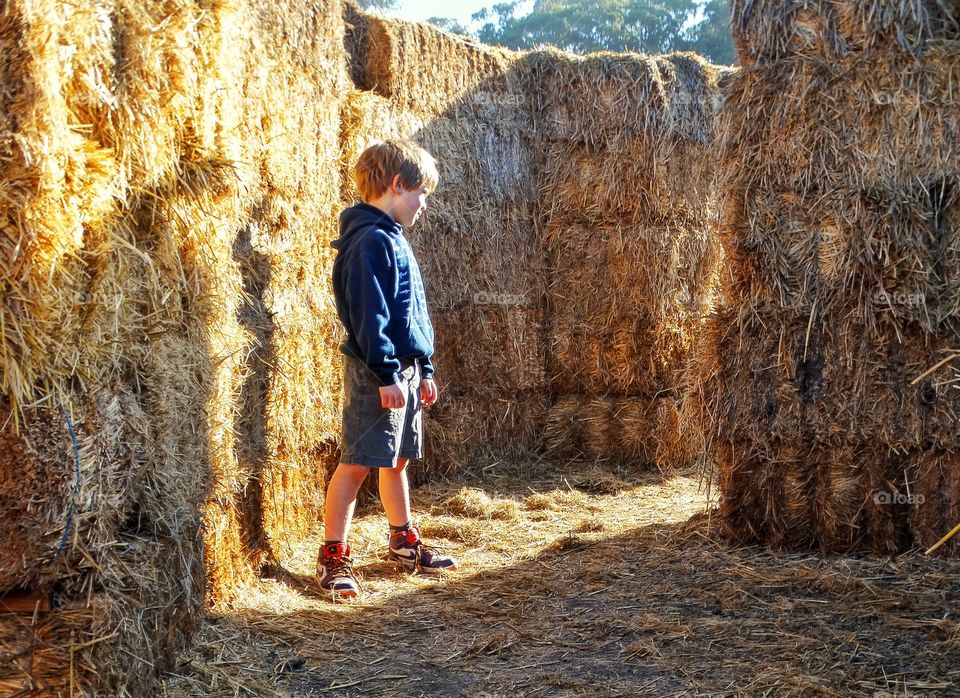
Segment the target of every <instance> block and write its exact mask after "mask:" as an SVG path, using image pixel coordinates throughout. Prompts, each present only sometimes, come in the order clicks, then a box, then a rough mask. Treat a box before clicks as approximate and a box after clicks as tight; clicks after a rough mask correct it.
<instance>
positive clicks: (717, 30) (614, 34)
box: [473, 0, 733, 63]
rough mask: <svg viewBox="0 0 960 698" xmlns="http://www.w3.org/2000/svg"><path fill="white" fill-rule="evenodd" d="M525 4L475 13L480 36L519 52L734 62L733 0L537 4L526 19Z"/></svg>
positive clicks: (549, 0)
mask: <svg viewBox="0 0 960 698" xmlns="http://www.w3.org/2000/svg"><path fill="white" fill-rule="evenodd" d="M519 6H520V3H519V2H502V3H498V4H495V5H493V6H492V7H491V8H489V9H485V10H481V11H480V12H478V13H476V14H474V15H473V20H474V21H475V22H478V23H482V25H481V27H480V29H479V31H478V32H477V37H478V38H479V39H480V40H481V41H483V42H484V43H488V44H497V45H500V46H506V47H508V48H515V49H521V48H533V47H534V46H539V45H551V46H556V47H558V48H561V49H565V50H567V51H575V52H577V53H589V52H592V51H638V52H643V53H663V52H666V51H680V50H691V51H697V52H698V53H701V54H703V55H705V56H706V57H707V58H709V59H710V60H712V61H714V62H715V63H732V62H733V43H732V39H731V37H730V10H729V7H728V5H727V0H536V2H535V3H534V6H533V9H532V10H531V11H530V12H529V13H528V14H525V15H521V16H518V14H517V13H518V9H519Z"/></svg>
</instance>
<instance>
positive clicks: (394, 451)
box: [317, 140, 457, 598]
mask: <svg viewBox="0 0 960 698" xmlns="http://www.w3.org/2000/svg"><path fill="white" fill-rule="evenodd" d="M353 174H354V180H355V181H356V184H357V189H358V190H359V191H360V195H361V197H362V198H363V203H359V204H356V205H355V206H351V207H350V208H348V209H346V210H345V211H343V213H341V214H340V239H339V240H336V241H334V243H333V247H334V248H335V249H336V250H337V258H336V260H335V261H334V263H333V293H334V299H335V301H336V305H337V314H338V315H339V316H340V321H341V322H342V323H343V326H344V327H345V328H346V331H347V338H346V341H345V342H344V343H343V345H342V346H341V347H340V351H341V352H342V353H343V354H344V406H343V446H342V449H341V453H342V454H341V456H340V464H339V465H338V466H337V469H336V471H335V472H334V474H333V477H332V478H331V479H330V485H329V487H328V488H327V502H326V512H325V516H324V527H325V529H326V530H325V537H326V540H325V542H324V544H323V548H321V550H320V555H319V558H318V560H317V580H318V582H319V584H320V587H321V588H323V589H326V590H329V591H330V592H331V593H332V594H333V595H334V597H335V598H336V597H343V598H351V597H355V596H357V595H358V594H359V592H360V585H359V584H358V583H357V580H356V578H355V576H354V574H353V561H352V560H351V559H350V546H349V545H347V542H346V541H347V533H348V532H349V528H350V520H351V518H352V517H353V509H354V505H355V504H356V499H357V492H358V491H359V489H360V485H361V484H362V483H363V480H364V478H366V476H367V473H368V472H369V470H370V469H371V468H377V469H378V470H379V476H380V482H379V487H380V499H381V501H382V502H383V508H384V510H385V511H386V514H387V520H388V522H389V524H390V542H389V553H388V555H389V558H390V559H391V560H393V561H395V562H396V563H398V564H399V565H400V567H401V568H402V569H406V570H411V571H412V570H416V571H422V572H427V573H440V572H444V571H448V570H455V569H456V567H457V564H456V561H455V560H454V559H453V558H451V557H447V556H445V555H441V554H440V553H439V552H438V551H436V550H434V549H432V548H429V547H427V546H426V545H424V544H423V543H422V541H421V540H420V531H419V530H418V529H417V528H416V527H415V526H413V525H411V521H410V490H409V484H408V480H407V471H406V466H407V463H408V462H409V459H411V458H421V457H422V456H423V453H422V449H423V439H422V435H423V416H422V414H421V411H420V408H421V406H423V407H429V406H430V405H432V404H433V403H434V402H436V400H437V386H436V384H435V383H434V381H433V363H432V362H431V360H430V359H431V356H432V355H433V325H432V324H431V322H430V316H429V314H428V312H427V301H426V297H425V295H424V290H423V282H422V280H421V278H420V268H419V266H418V265H417V260H416V259H415V258H414V256H413V251H412V250H411V249H410V245H409V243H408V242H407V240H406V238H405V237H404V235H403V231H404V228H408V227H410V226H412V225H413V224H414V223H415V222H416V221H417V218H418V217H419V216H420V214H421V213H422V212H423V211H424V210H425V209H426V207H427V204H426V200H427V196H428V195H429V194H430V192H431V191H432V190H433V189H434V188H435V187H436V186H437V181H438V179H439V175H438V174H437V166H436V162H435V161H434V159H433V157H431V156H430V154H429V153H427V152H426V151H425V150H423V149H422V148H420V147H419V146H417V145H415V144H413V143H409V142H406V141H393V140H390V141H385V142H383V143H378V144H377V145H373V146H371V147H369V148H367V149H366V150H365V151H364V152H363V154H361V155H360V159H359V160H358V161H357V164H356V166H355V168H354V173H353Z"/></svg>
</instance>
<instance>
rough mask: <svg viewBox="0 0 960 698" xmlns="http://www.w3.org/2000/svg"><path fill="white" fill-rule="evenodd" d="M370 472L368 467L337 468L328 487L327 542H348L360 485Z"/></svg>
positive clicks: (341, 466) (325, 524)
mask: <svg viewBox="0 0 960 698" xmlns="http://www.w3.org/2000/svg"><path fill="white" fill-rule="evenodd" d="M369 470H370V469H369V468H367V467H366V466H363V465H351V464H349V463H341V464H340V465H338V466H337V469H336V471H334V473H333V477H332V478H330V485H329V486H328V487H327V501H326V505H325V507H324V515H323V526H324V535H325V536H326V537H325V540H328V541H334V540H338V541H342V542H346V540H347V534H348V533H349V532H350V521H351V519H353V508H354V506H356V504H357V492H359V491H360V485H362V484H363V480H364V478H366V477H367V473H368V472H369Z"/></svg>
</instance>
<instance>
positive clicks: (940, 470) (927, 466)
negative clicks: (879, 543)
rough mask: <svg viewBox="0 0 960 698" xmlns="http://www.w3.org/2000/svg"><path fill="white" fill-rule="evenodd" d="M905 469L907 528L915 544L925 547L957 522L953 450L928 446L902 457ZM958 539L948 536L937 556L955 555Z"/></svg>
mask: <svg viewBox="0 0 960 698" xmlns="http://www.w3.org/2000/svg"><path fill="white" fill-rule="evenodd" d="M903 461H904V465H905V467H907V468H908V471H907V472H908V478H909V480H908V482H909V483H911V484H910V486H909V491H908V492H906V493H905V494H906V496H907V501H906V504H907V506H908V507H910V513H911V522H910V530H911V532H912V533H913V535H914V544H915V546H916V547H919V548H922V549H927V548H929V547H930V546H932V545H934V544H935V543H937V542H938V541H939V540H940V539H941V538H942V537H943V536H945V535H946V534H947V533H948V532H950V530H951V529H953V527H954V526H956V525H957V523H960V467H958V462H957V454H956V453H955V452H948V451H942V450H939V449H931V450H929V451H926V452H924V451H915V452H912V453H910V454H908V455H907V456H906V457H905V458H904V459H903ZM958 553H960V541H957V540H955V539H951V540H950V541H948V542H947V543H945V544H944V545H943V546H942V547H941V548H939V549H938V550H937V553H936V554H938V555H941V556H944V557H956V556H957V554H958Z"/></svg>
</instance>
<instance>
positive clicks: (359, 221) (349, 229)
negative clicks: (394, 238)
mask: <svg viewBox="0 0 960 698" xmlns="http://www.w3.org/2000/svg"><path fill="white" fill-rule="evenodd" d="M370 228H378V229H380V230H382V231H384V232H385V233H387V234H389V235H403V226H402V225H400V224H399V223H397V222H396V221H394V220H393V218H391V217H390V214H388V213H386V212H384V211H381V210H380V209H379V208H377V207H376V206H371V205H370V204H366V203H359V204H355V205H353V206H351V207H350V208H347V209H344V210H343V211H342V212H341V213H340V237H339V238H337V239H336V240H334V241H333V242H331V243H330V246H331V247H333V248H334V249H335V250H342V249H345V248H346V247H347V246H348V245H349V244H350V242H351V241H352V239H353V238H354V236H356V234H357V233H359V232H363V231H366V230H369V229H370Z"/></svg>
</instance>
